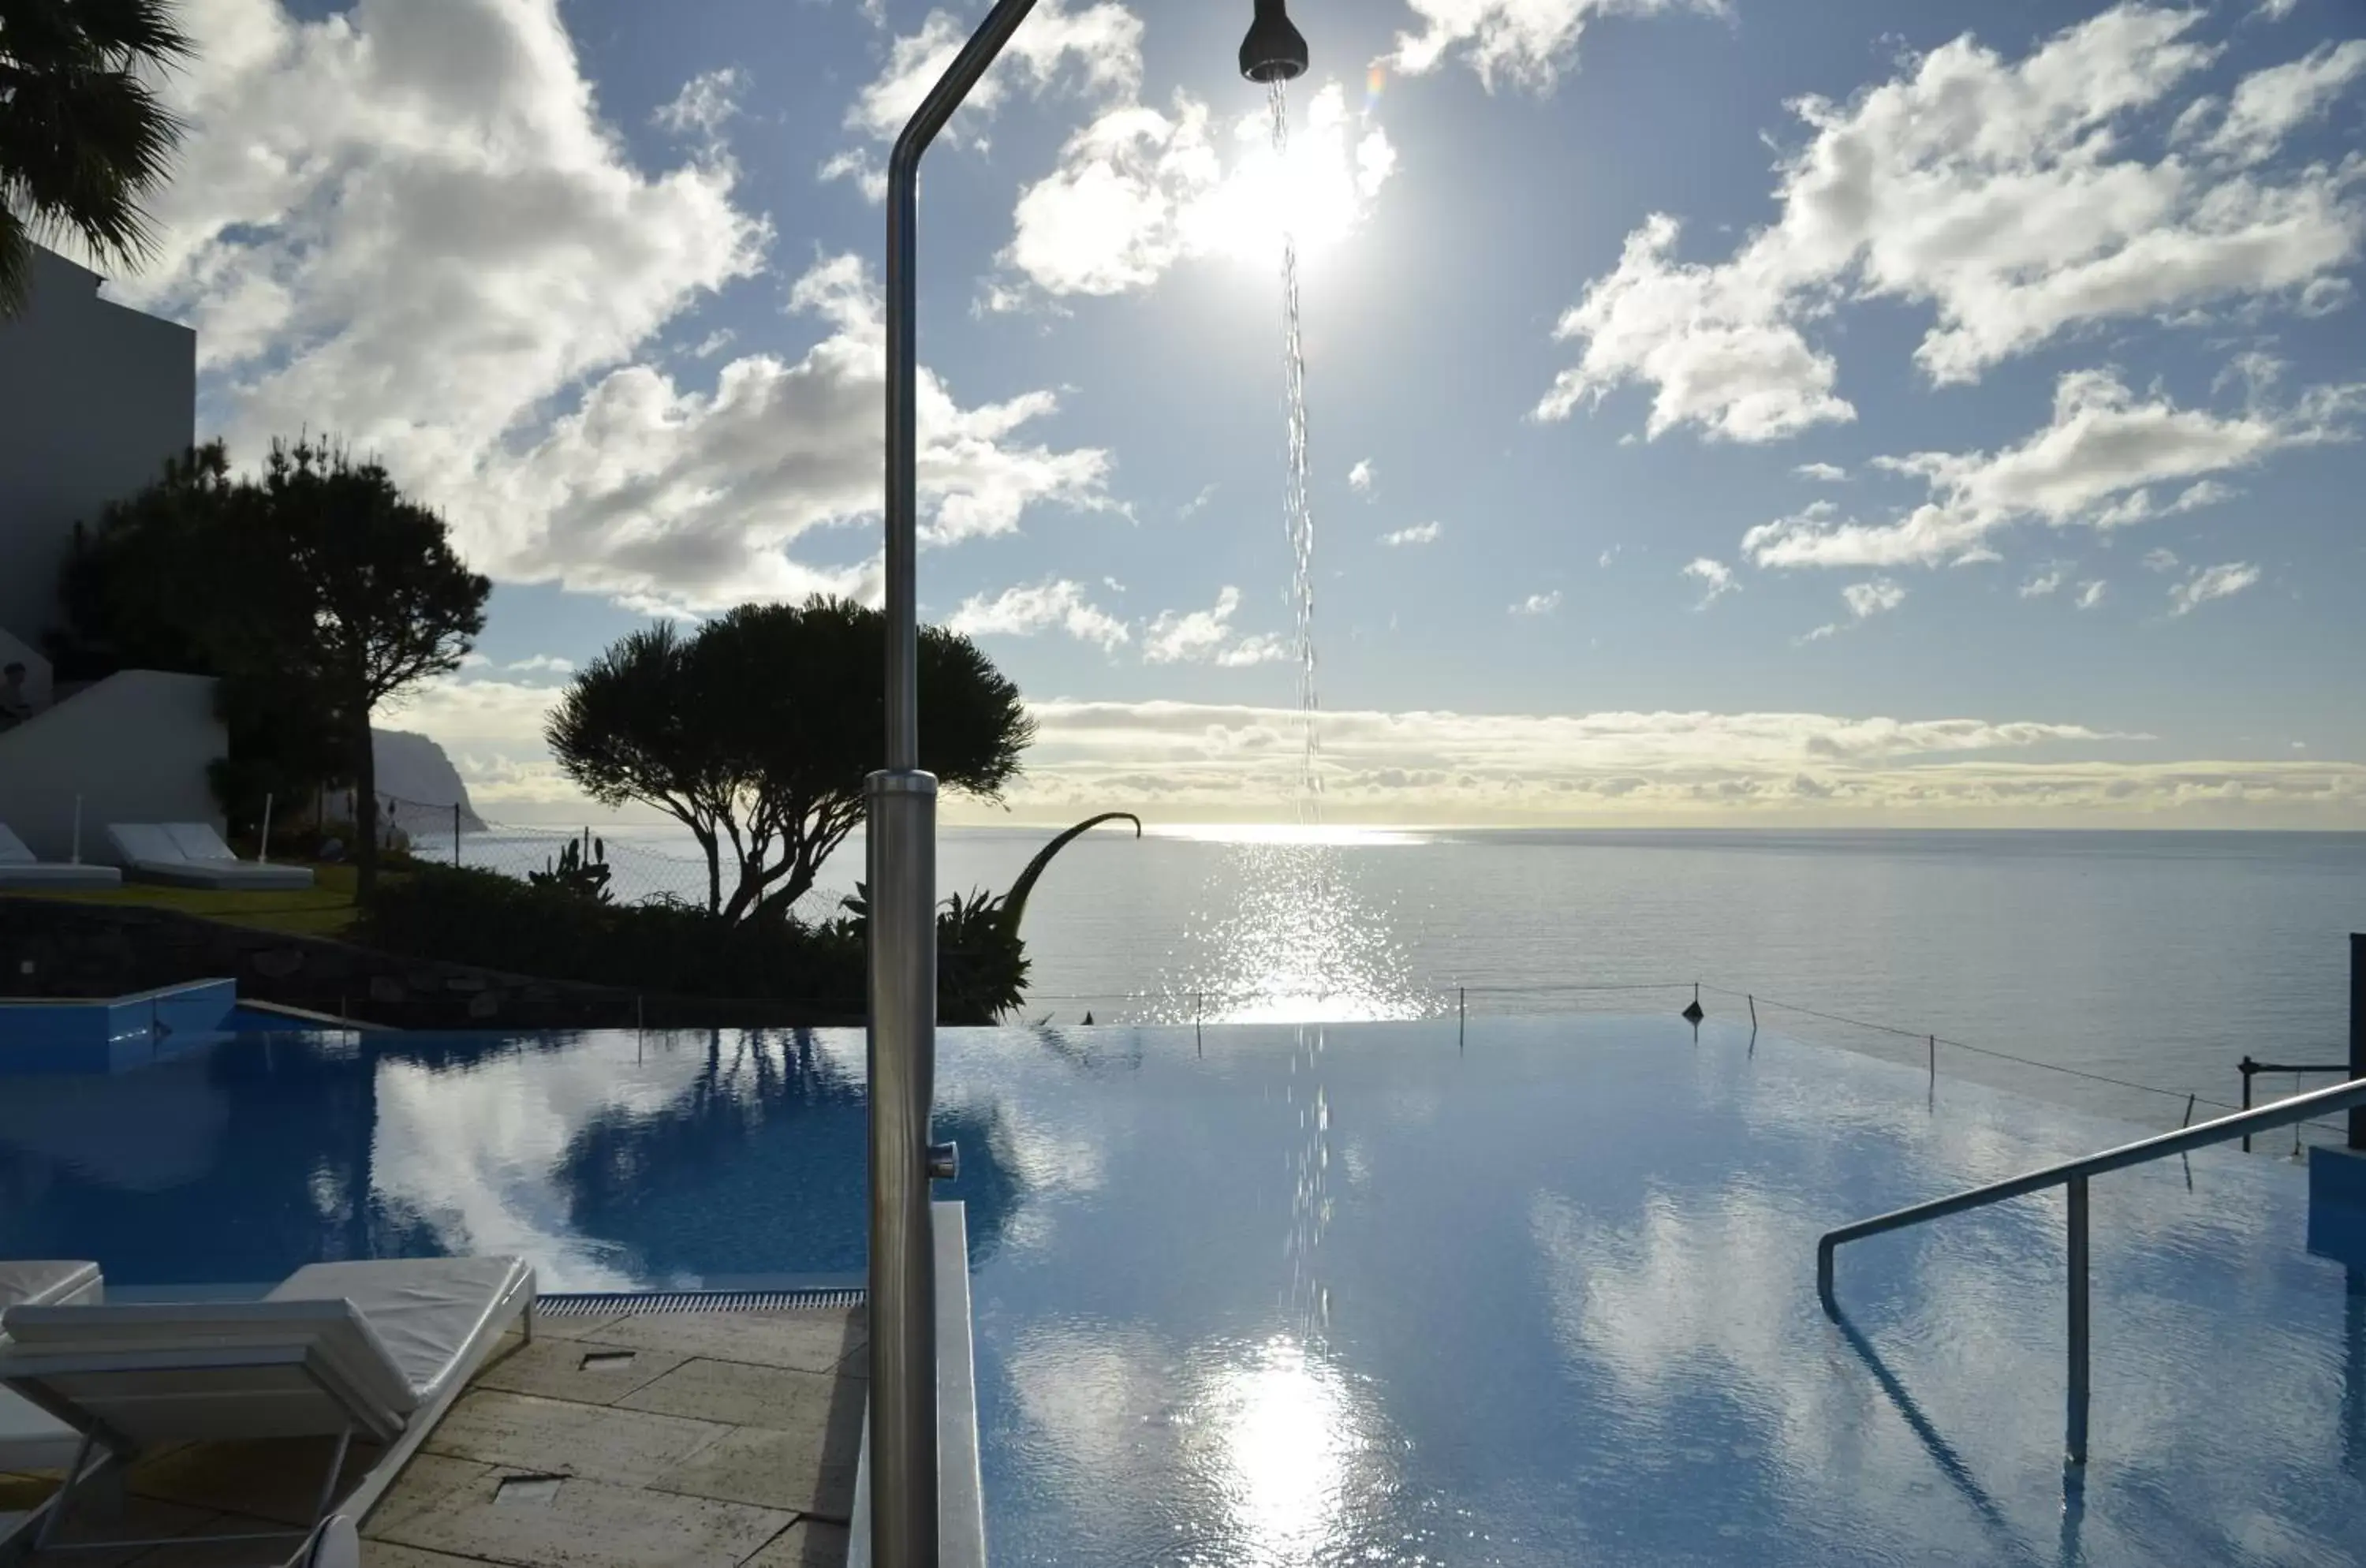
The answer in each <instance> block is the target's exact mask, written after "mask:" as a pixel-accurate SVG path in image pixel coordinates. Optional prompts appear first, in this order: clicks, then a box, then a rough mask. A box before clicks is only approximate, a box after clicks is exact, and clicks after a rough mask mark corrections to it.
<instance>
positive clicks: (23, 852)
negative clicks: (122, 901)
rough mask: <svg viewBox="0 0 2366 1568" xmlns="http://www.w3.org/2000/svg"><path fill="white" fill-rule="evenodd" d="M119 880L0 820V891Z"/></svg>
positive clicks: (110, 870)
mask: <svg viewBox="0 0 2366 1568" xmlns="http://www.w3.org/2000/svg"><path fill="white" fill-rule="evenodd" d="M122 883H123V874H122V873H121V872H119V871H118V870H116V869H115V868H114V867H113V866H111V865H62V864H60V863H58V862H56V861H44V860H39V859H38V858H36V857H35V856H34V854H33V852H32V851H30V850H28V849H27V848H26V847H25V840H22V839H20V838H18V837H17V835H16V834H14V833H12V832H10V831H9V830H8V824H6V822H0V891H14V892H35V893H62V892H66V891H69V890H71V889H74V888H84V887H118V886H122ZM5 1267H6V1265H5V1264H0V1268H5Z"/></svg>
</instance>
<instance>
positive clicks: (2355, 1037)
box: [2349, 931, 2366, 1149]
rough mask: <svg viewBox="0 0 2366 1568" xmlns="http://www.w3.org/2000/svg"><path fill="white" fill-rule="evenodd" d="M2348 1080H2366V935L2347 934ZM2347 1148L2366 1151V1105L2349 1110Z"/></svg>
mask: <svg viewBox="0 0 2366 1568" xmlns="http://www.w3.org/2000/svg"><path fill="white" fill-rule="evenodd" d="M2349 1076H2350V1077H2351V1078H2352V1079H2356V1078H2366V931H2351V932H2350V933H2349ZM2349 1146H2350V1147H2351V1148H2353V1149H2366V1105H2353V1106H2351V1107H2350V1108H2349Z"/></svg>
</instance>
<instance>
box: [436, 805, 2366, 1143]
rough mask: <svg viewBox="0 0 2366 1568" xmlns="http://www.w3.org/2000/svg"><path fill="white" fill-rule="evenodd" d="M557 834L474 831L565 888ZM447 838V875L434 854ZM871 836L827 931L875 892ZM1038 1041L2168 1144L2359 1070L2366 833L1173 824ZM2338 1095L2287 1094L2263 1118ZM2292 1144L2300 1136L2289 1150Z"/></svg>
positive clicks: (966, 887)
mask: <svg viewBox="0 0 2366 1568" xmlns="http://www.w3.org/2000/svg"><path fill="white" fill-rule="evenodd" d="M1052 836H1053V829H1027V828H954V829H946V830H945V831H944V833H943V835H942V837H941V845H940V850H939V884H940V886H941V890H942V891H944V892H946V893H953V892H968V891H971V890H973V889H977V888H986V889H990V890H995V891H1000V890H1002V889H1005V888H1008V886H1010V884H1011V882H1012V880H1013V878H1015V877H1016V876H1017V874H1018V873H1019V871H1020V868H1021V867H1022V866H1023V865H1024V864H1025V863H1027V861H1028V860H1029V858H1030V857H1031V856H1032V855H1033V854H1034V853H1035V852H1037V851H1038V850H1040V849H1041V848H1042V845H1043V844H1044V843H1045V842H1046V840H1049V839H1050V838H1051V837H1052ZM555 838H556V835H550V834H545V833H541V832H535V831H527V830H493V831H489V832H487V833H485V834H481V835H479V834H473V833H472V834H468V835H465V836H464V838H463V841H462V843H461V845H460V853H461V855H462V858H463V859H464V861H467V862H468V863H490V864H497V865H501V866H503V867H504V868H514V867H516V866H519V865H523V864H524V863H528V862H531V863H535V864H537V865H538V864H539V863H540V861H541V860H542V858H544V857H545V856H546V854H547V853H548V852H549V851H550V846H551V842H552V841H553V840H555ZM603 840H604V843H603V847H604V848H605V849H606V850H607V852H608V854H609V858H610V861H611V863H613V864H614V866H615V868H616V886H617V891H618V893H619V894H620V896H623V897H647V896H648V895H649V894H650V893H653V892H660V891H662V892H670V893H673V894H675V895H677V896H681V897H698V896H699V895H700V893H701V890H702V888H703V886H704V867H703V865H702V864H700V863H696V862H695V861H694V859H693V856H692V854H691V852H690V850H691V846H690V842H689V840H688V839H687V837H686V836H684V835H679V834H674V833H669V832H668V831H666V830H663V829H606V830H605V831H604V833H603ZM434 847H435V846H434V845H433V844H431V843H423V844H422V846H421V848H422V850H423V852H427V851H431V850H433V849H434ZM861 874H862V839H861V837H860V836H859V835H858V836H857V837H856V838H854V839H853V840H850V841H849V842H848V844H847V845H846V846H845V847H844V848H842V849H841V850H840V851H839V853H838V854H837V856H835V857H834V858H833V859H832V861H831V862H830V863H828V866H826V867H825V870H824V874H823V882H822V886H820V887H818V888H817V890H816V893H815V894H814V895H813V896H812V897H809V898H808V899H807V900H806V906H805V908H806V912H807V913H809V914H823V913H827V912H828V909H829V908H830V907H831V906H832V905H833V904H834V903H835V901H836V899H837V898H838V897H839V896H841V895H842V893H843V892H844V891H846V890H849V889H851V886H852V884H853V882H854V881H855V879H856V878H858V877H859V876H860V875H861ZM1022 931H1023V934H1024V936H1025V938H1026V942H1027V948H1028V953H1029V955H1030V958H1031V963H1032V968H1031V975H1030V984H1029V992H1028V1000H1027V1003H1026V1006H1025V1007H1024V1009H1023V1010H1022V1011H1021V1014H1020V1016H1019V1017H1018V1018H1016V1019H1014V1020H1013V1021H1017V1022H1023V1023H1027V1024H1031V1025H1032V1024H1042V1025H1056V1026H1063V1027H1070V1026H1077V1025H1082V1024H1084V1023H1086V1022H1087V1021H1090V1022H1092V1023H1094V1024H1097V1025H1110V1024H1124V1023H1144V1022H1156V1023H1170V1024H1193V1023H1198V1024H1200V1025H1203V1026H1204V1025H1211V1024H1221V1023H1225V1022H1250V1021H1254V1022H1284V1023H1305V1024H1308V1025H1310V1026H1315V1025H1320V1024H1322V1023H1324V1022H1332V1021H1359V1020H1391V1019H1393V1020H1405V1021H1425V1022H1426V1025H1427V1026H1431V1027H1435V1028H1437V1031H1438V1033H1439V1038H1440V1041H1441V1043H1442V1044H1443V1045H1456V1044H1459V1045H1461V1046H1464V1047H1465V1048H1467V1047H1468V1045H1469V1043H1470V1040H1471V1039H1472V1038H1474V1036H1475V1037H1477V1038H1480V1039H1482V1040H1483V1035H1484V1029H1483V1022H1484V1021H1485V1020H1486V1019H1488V1018H1490V1017H1501V1016H1504V1015H1508V1014H1522V1015H1538V1014H1553V1013H1569V1014H1575V1013H1601V1012H1605V1011H1616V1012H1636V1013H1662V1012H1676V1011H1679V1010H1682V1009H1683V1008H1684V1007H1685V1006H1687V1005H1688V1004H1690V1003H1691V1002H1692V1001H1694V1000H1695V999H1696V998H1697V999H1698V1001H1699V1004H1700V1006H1701V1008H1702V1009H1703V1010H1704V1011H1705V1012H1706V1013H1707V1014H1708V1015H1710V1016H1712V1017H1718V1018H1721V1019H1727V1020H1738V1021H1746V1020H1749V1019H1752V1018H1753V1017H1754V1018H1755V1020H1756V1021H1758V1023H1759V1024H1760V1026H1761V1029H1762V1031H1763V1035H1762V1038H1763V1040H1764V1042H1765V1043H1767V1045H1768V1047H1769V1048H1781V1043H1783V1042H1786V1041H1802V1040H1804V1041H1808V1042H1812V1043H1820V1044H1829V1045H1837V1046H1842V1047H1844V1048H1847V1049H1850V1050H1856V1051H1862V1052H1865V1053H1868V1054H1871V1055H1880V1056H1885V1057H1887V1058H1890V1059H1893V1060H1900V1061H1907V1062H1911V1063H1914V1064H1916V1065H1922V1066H1929V1067H1931V1068H1932V1069H1933V1070H1932V1073H1931V1089H1932V1097H1933V1100H1934V1101H1935V1100H1937V1099H1938V1098H1940V1097H1943V1096H1944V1091H1945V1086H1946V1084H1947V1083H1948V1082H1949V1081H1951V1080H1954V1079H1957V1078H1966V1079H1972V1080H1976V1081H1979V1082H1983V1083H1986V1084H1989V1085H1990V1086H1991V1087H1998V1088H2004V1089H2012V1090H2015V1091H2018V1092H2022V1093H2027V1094H2033V1095H2036V1096H2039V1097H2041V1098H2045V1099H2048V1100H2055V1101H2057V1102H2060V1103H2065V1104H2069V1105H2073V1106H2076V1107H2078V1108H2079V1109H2082V1110H2089V1111H2100V1112H2101V1113H2104V1114H2108V1115H2114V1116H2118V1117H2122V1118H2124V1119H2126V1120H2128V1121H2131V1122H2139V1123H2142V1124H2144V1125H2146V1126H2154V1127H2159V1126H2175V1125H2178V1124H2179V1123H2180V1122H2181V1121H2183V1120H2185V1119H2187V1118H2188V1117H2191V1118H2192V1119H2195V1120H2201V1119H2203V1118H2206V1117H2207V1116H2209V1115H2211V1114H2213V1113H2216V1112H2218V1111H2223V1110H2224V1109H2226V1108H2230V1107H2232V1106H2234V1105H2235V1104H2236V1102H2237V1101H2238V1100H2240V1098H2241V1092H2242V1084H2243V1077H2242V1075H2241V1073H2240V1072H2239V1070H2238V1066H2237V1064H2238V1063H2239V1062H2240V1061H2241V1060H2242V1059H2243V1058H2244V1057H2246V1056H2249V1057H2251V1058H2254V1059H2256V1060H2259V1061H2264V1062H2275V1063H2285V1064H2294V1065H2322V1066H2338V1064H2340V1063H2342V1062H2344V1061H2345V1060H2346V1058H2347V1055H2348V1032H2349V987H2350V976H2349V966H2350V933H2351V932H2353V931H2366V833H2267V832H2229V833H2216V832H2136V831H2045V832H2007V831H1907V830H1886V831H1855V830H1831V831H1715V830H1697V831H1673V830H1671V831H1659V830H1649V831H1646V830H1617V831H1560V830H1527V829H1437V830H1430V829H1419V830H1414V829H1407V830H1381V829H1312V830H1310V829H1296V828H1276V829H1243V828H1180V829H1154V830H1152V831H1149V832H1147V833H1145V834H1144V835H1143V836H1142V837H1140V838H1139V839H1137V838H1136V837H1135V836H1134V833H1133V831H1132V829H1131V828H1129V827H1127V826H1125V825H1124V824H1114V825H1110V826H1106V827H1103V828H1100V829H1097V830H1096V831H1094V832H1092V833H1090V834H1088V835H1087V836H1085V837H1083V838H1081V839H1079V840H1076V842H1074V843H1073V844H1071V845H1070V846H1069V847H1068V848H1067V849H1066V850H1065V852H1063V853H1062V854H1061V855H1060V857H1059V858H1058V859H1057V860H1056V861H1055V862H1054V863H1053V865H1052V866H1051V868H1050V869H1049V871H1048V872H1047V873H1046V874H1044V876H1043V877H1042V880H1041V881H1040V882H1039V884H1038V885H1037V886H1036V888H1035V890H1034V894H1033V897H1032V898H1031V901H1030V903H1029V905H1028V908H1027V911H1026V916H1025V921H1024V924H1023V927H1022ZM2333 1081H2335V1079H2334V1077H2332V1076H2331V1075H2330V1074H2317V1075H2313V1076H2295V1075H2292V1074H2279V1075H2262V1076H2260V1077H2258V1079H2257V1082H2256V1092H2257V1094H2258V1096H2259V1099H2261V1100H2267V1099H2270V1098H2275V1097H2278V1096H2281V1095H2283V1094H2288V1093H2291V1092H2293V1090H2294V1089H2296V1088H2301V1087H2311V1086H2314V1087H2322V1086H2324V1085H2326V1084H2327V1083H2330V1082H2333ZM2282 1136H2289V1135H2288V1134H2284V1135H2282Z"/></svg>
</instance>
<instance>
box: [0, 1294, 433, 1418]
mask: <svg viewBox="0 0 2366 1568" xmlns="http://www.w3.org/2000/svg"><path fill="white" fill-rule="evenodd" d="M0 1321H5V1324H6V1329H7V1334H8V1341H9V1342H8V1343H7V1344H6V1346H5V1347H0V1379H6V1378H8V1377H9V1376H10V1375H11V1374H12V1373H20V1372H26V1371H33V1372H35V1373H36V1374H37V1375H39V1376H40V1377H41V1378H42V1380H43V1381H44V1382H48V1383H50V1384H51V1385H52V1386H53V1387H55V1389H56V1390H57V1392H59V1393H63V1394H66V1395H67V1396H69V1397H70V1398H72V1399H73V1401H74V1402H75V1403H76V1404H80V1405H82V1406H84V1408H86V1409H88V1410H89V1411H90V1412H91V1413H92V1414H93V1415H94V1416H99V1417H100V1418H101V1419H102V1420H107V1421H109V1423H110V1425H113V1426H115V1427H117V1428H118V1430H123V1431H125V1432H127V1433H128V1434H129V1435H130V1436H134V1437H137V1438H141V1439H143V1440H146V1439H158V1438H163V1439H170V1438H196V1437H202V1436H206V1435H208V1431H207V1428H206V1427H205V1426H204V1425H203V1420H202V1417H199V1424H198V1425H197V1426H195V1427H187V1428H186V1429H185V1428H184V1427H183V1426H182V1425H181V1423H180V1421H179V1419H178V1415H179V1413H178V1412H175V1410H173V1409H170V1408H167V1407H166V1406H169V1405H171V1404H174V1403H175V1402H178V1403H179V1404H184V1405H187V1406H190V1407H191V1409H192V1411H194V1408H195V1406H197V1404H202V1403H203V1393H204V1389H205V1387H206V1385H207V1384H208V1382H210V1381H211V1380H209V1379H208V1378H207V1376H206V1375H205V1373H204V1372H203V1371H202V1369H201V1368H200V1367H199V1366H197V1364H196V1363H198V1362H200V1361H204V1360H208V1359H210V1360H211V1361H214V1362H217V1363H221V1364H237V1363H239V1362H240V1361H241V1359H242V1357H245V1356H248V1355H252V1356H254V1357H256V1358H258V1359H272V1360H277V1361H282V1362H285V1363H289V1364H295V1363H302V1364H306V1365H310V1366H312V1367H314V1368H316V1369H317V1370H318V1371H319V1372H320V1373H321V1378H322V1379H323V1380H324V1381H326V1382H330V1383H332V1385H340V1386H342V1387H343V1388H344V1390H346V1391H347V1393H348V1396H349V1397H348V1398H347V1399H346V1401H345V1403H347V1404H352V1402H353V1400H355V1399H358V1400H359V1401H360V1402H361V1406H360V1409H361V1410H366V1411H369V1412H371V1413H373V1414H374V1415H375V1416H376V1417H377V1419H376V1420H375V1421H372V1422H370V1423H369V1425H373V1426H378V1427H385V1428H386V1429H389V1430H397V1431H399V1430H400V1428H401V1426H402V1418H403V1417H404V1416H408V1415H410V1413H411V1410H412V1409H413V1408H414V1407H415V1405H416V1404H417V1401H415V1400H414V1399H413V1398H412V1397H411V1385H410V1383H409V1382H408V1381H407V1380H406V1379H405V1378H404V1377H403V1375H402V1373H401V1371H400V1368H398V1367H397V1365H396V1363H395V1359H394V1357H393V1355H392V1354H391V1353H390V1352H389V1350H388V1349H387V1348H386V1346H385V1345H384V1344H383V1343H381V1342H380V1341H379V1339H378V1337H377V1334H375V1333H374V1332H372V1331H371V1328H370V1325H369V1324H368V1322H367V1320H366V1319H365V1318H364V1317H363V1316H362V1315H361V1314H360V1313H359V1312H357V1311H355V1309H354V1307H353V1305H352V1304H351V1303H347V1302H342V1301H289V1302H271V1301H263V1302H153V1303H144V1302H143V1303H136V1304H118V1305H113V1306H53V1307H14V1308H11V1309H10V1310H9V1312H8V1314H7V1315H6V1319H5V1320H0ZM68 1369H71V1370H68ZM183 1373H188V1374H190V1375H189V1376H187V1377H184V1376H182V1375H180V1374H183ZM185 1383H186V1385H187V1386H186V1387H184V1386H182V1385H183V1384H185ZM255 1392H261V1391H260V1390H259V1389H258V1390H256V1391H255ZM359 1413H360V1411H358V1410H357V1411H356V1414H359ZM333 1429H334V1428H333V1427H321V1426H318V1425H313V1426H306V1425H301V1424H299V1425H295V1426H285V1425H282V1426H278V1427H273V1428H271V1429H270V1430H264V1429H254V1430H251V1431H249V1432H247V1433H245V1434H243V1435H246V1436H253V1437H265V1436H300V1435H302V1434H303V1433H304V1432H306V1431H308V1430H310V1431H321V1430H333Z"/></svg>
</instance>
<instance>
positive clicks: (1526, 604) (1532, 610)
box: [1512, 588, 1560, 615]
mask: <svg viewBox="0 0 2366 1568" xmlns="http://www.w3.org/2000/svg"><path fill="white" fill-rule="evenodd" d="M1558 609H1560V589H1558V588H1556V589H1554V590H1553V591H1552V592H1549V593H1531V594H1529V595H1528V596H1527V598H1525V599H1523V600H1521V601H1520V602H1519V603H1517V604H1514V605H1513V606H1512V614H1514V615H1551V614H1552V613H1553V612H1554V611H1555V610H1558Z"/></svg>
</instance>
